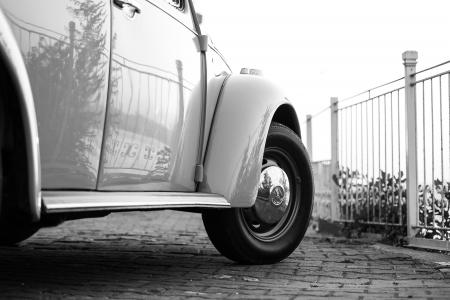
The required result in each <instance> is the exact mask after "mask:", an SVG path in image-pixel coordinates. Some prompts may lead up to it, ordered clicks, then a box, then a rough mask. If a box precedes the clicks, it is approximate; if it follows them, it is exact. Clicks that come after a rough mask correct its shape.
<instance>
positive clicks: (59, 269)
mask: <svg viewBox="0 0 450 300" xmlns="http://www.w3.org/2000/svg"><path fill="white" fill-rule="evenodd" d="M445 275H446V273H445V272H443V270H440V269H439V267H438V266H437V265H436V264H433V263H431V262H426V261H423V260H419V259H415V258H413V257H411V256H410V255H409V254H403V253H402V251H396V253H394V252H386V251H385V250H382V249H380V247H375V246H373V245H370V244H367V243H361V242H355V241H344V240H339V239H334V238H331V239H330V238H323V237H314V236H309V237H307V238H306V239H305V240H304V241H303V243H302V244H301V246H300V247H299V248H298V249H297V250H296V251H295V253H293V255H291V257H289V258H288V259H286V260H285V261H283V262H281V263H278V264H275V265H265V266H245V265H237V264H234V263H232V262H231V261H229V260H227V259H226V258H224V257H222V256H221V255H219V253H218V252H217V251H216V250H215V249H214V247H213V246H212V245H211V243H210V242H209V240H208V237H207V236H206V234H205V232H204V229H203V225H202V223H201V217H200V215H197V214H191V213H181V212H173V211H162V212H147V213H137V212H133V213H121V214H112V215H110V216H108V217H106V218H100V219H89V220H80V221H73V222H67V223H65V224H63V225H60V226H59V227H56V228H48V229H42V230H41V231H40V232H39V233H37V234H36V235H35V236H34V237H32V238H30V239H29V240H28V241H26V242H24V243H22V244H21V246H19V247H11V248H8V247H3V248H0V298H1V299H7V298H20V299H24V298H44V299H46V298H64V299H70V298H73V299H79V298H95V299H97V298H104V299H110V298H114V299H129V298H131V299H134V298H145V299H148V298H159V297H164V298H187V297H192V298H246V299H249V298H275V299H285V298H287V299H292V298H296V297H299V298H306V299H309V298H314V299H316V298H326V297H333V298H342V299H381V298H424V299H432V298H433V299H434V298H443V299H444V298H445V299H449V298H450V279H447V278H446V276H445Z"/></svg>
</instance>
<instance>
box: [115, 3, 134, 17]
mask: <svg viewBox="0 0 450 300" xmlns="http://www.w3.org/2000/svg"><path fill="white" fill-rule="evenodd" d="M113 2H114V5H115V6H117V7H118V8H120V9H122V10H123V11H124V13H125V14H126V15H127V17H129V18H132V17H134V15H135V14H140V13H141V9H140V8H139V7H137V6H136V4H134V3H131V2H129V1H124V0H113Z"/></svg>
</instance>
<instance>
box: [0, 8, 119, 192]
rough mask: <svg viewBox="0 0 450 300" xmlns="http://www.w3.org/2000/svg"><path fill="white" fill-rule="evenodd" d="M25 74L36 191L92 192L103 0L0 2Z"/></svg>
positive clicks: (106, 35)
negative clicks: (34, 139) (33, 124)
mask: <svg viewBox="0 0 450 300" xmlns="http://www.w3.org/2000/svg"><path fill="white" fill-rule="evenodd" d="M0 5H1V7H2V10H3V12H4V13H5V15H6V16H7V18H8V20H9V24H10V26H11V29H12V31H13V33H14V34H15V36H16V39H17V43H18V46H19V48H20V49H21V51H22V54H23V57H24V61H25V66H26V68H27V71H28V75H29V78H30V83H31V87H32V91H33V97H34V101H35V108H36V117H37V122H38V131H39V141H40V154H41V166H42V188H43V189H83V190H94V189H95V188H96V186H97V179H98V178H97V176H98V170H99V163H100V152H101V145H102V137H103V128H104V120H105V115H106V100H107V95H108V93H107V91H108V78H109V74H108V73H109V56H110V41H111V36H110V28H111V23H110V21H111V18H110V11H111V10H110V1H109V0H90V1H77V0H40V1H31V0H29V1H17V0H2V1H1V3H0Z"/></svg>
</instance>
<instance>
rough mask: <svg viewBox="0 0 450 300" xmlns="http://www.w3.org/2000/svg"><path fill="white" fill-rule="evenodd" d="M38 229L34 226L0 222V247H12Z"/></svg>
mask: <svg viewBox="0 0 450 300" xmlns="http://www.w3.org/2000/svg"><path fill="white" fill-rule="evenodd" d="M38 229H39V227H38V226H37V225H35V224H22V223H17V222H14V221H9V222H8V221H2V222H0V246H13V245H16V244H18V243H20V242H22V241H24V240H26V239H27V238H29V237H31V236H32V235H33V234H35V233H36V231H38Z"/></svg>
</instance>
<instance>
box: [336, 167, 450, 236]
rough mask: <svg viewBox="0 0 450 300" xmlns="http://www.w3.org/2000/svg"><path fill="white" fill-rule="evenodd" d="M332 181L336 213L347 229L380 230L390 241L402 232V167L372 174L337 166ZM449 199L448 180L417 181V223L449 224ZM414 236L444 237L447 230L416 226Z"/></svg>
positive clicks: (449, 186) (404, 196)
mask: <svg viewBox="0 0 450 300" xmlns="http://www.w3.org/2000/svg"><path fill="white" fill-rule="evenodd" d="M333 181H334V183H335V184H336V185H337V186H338V187H339V212H340V217H341V220H342V221H345V222H347V230H348V231H349V232H355V231H356V232H357V233H360V232H363V231H366V232H367V231H368V232H377V233H383V234H384V235H385V237H386V238H387V239H388V240H391V241H394V242H396V241H397V240H398V238H399V237H400V236H405V235H406V215H407V211H406V178H405V176H404V173H403V172H402V171H400V172H399V174H397V175H392V174H389V173H386V172H384V171H380V173H379V176H378V177H375V178H373V177H368V176H367V175H365V174H362V173H360V172H359V171H358V170H356V171H352V170H350V169H349V168H341V169H340V171H339V174H338V176H335V175H334V176H333ZM449 200H450V182H447V183H445V182H442V181H441V180H439V179H435V180H434V185H432V186H430V185H425V186H424V185H419V186H418V215H419V226H430V227H433V226H434V227H440V228H444V227H446V228H450V215H449ZM433 203H434V206H433ZM433 210H434V214H433ZM417 237H423V238H432V239H440V240H448V238H449V231H447V230H445V229H434V228H426V229H420V230H419V231H418V233H417Z"/></svg>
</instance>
